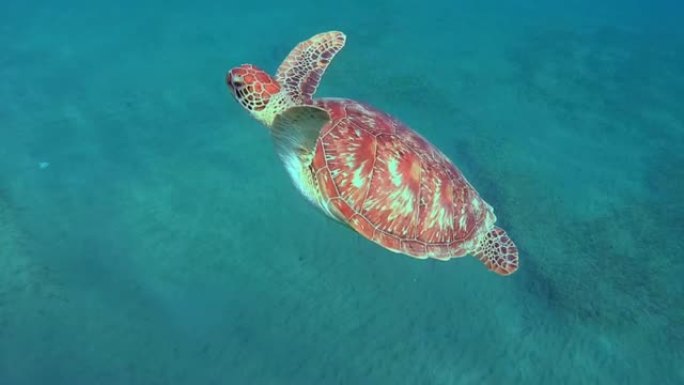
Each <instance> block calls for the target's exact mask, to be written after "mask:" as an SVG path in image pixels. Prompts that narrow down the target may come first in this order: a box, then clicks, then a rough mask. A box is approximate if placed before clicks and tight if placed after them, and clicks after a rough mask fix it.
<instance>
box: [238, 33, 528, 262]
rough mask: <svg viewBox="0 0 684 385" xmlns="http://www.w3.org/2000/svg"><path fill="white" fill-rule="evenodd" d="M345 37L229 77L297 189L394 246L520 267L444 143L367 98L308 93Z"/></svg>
mask: <svg viewBox="0 0 684 385" xmlns="http://www.w3.org/2000/svg"><path fill="white" fill-rule="evenodd" d="M345 41H346V37H345V35H344V34H343V33H341V32H337V31H332V32H326V33H321V34H318V35H316V36H313V37H312V38H310V39H309V40H307V41H304V42H302V43H300V44H299V45H297V46H296V47H295V48H294V49H293V50H292V52H291V53H290V54H289V55H288V57H287V58H286V59H285V61H284V62H283V63H282V64H281V65H280V67H279V68H278V71H277V73H276V76H275V78H272V77H271V76H269V75H268V74H267V73H265V72H264V71H262V70H260V69H258V68H257V67H255V66H253V65H250V64H245V65H242V66H240V67H236V68H233V69H232V70H231V71H230V72H229V73H228V75H227V78H226V82H227V84H228V87H229V88H230V90H231V92H232V94H233V95H234V97H235V98H236V100H237V101H238V102H239V103H240V104H241V105H242V106H243V107H244V108H246V109H247V110H248V111H249V112H250V113H251V115H252V116H253V117H254V118H256V119H257V120H258V121H260V122H261V123H263V124H264V125H265V126H266V127H268V128H269V129H270V131H271V134H272V136H273V138H274V141H275V144H276V148H277V151H278V154H279V156H280V157H281V159H282V160H283V162H284V163H285V167H286V169H287V171H288V173H289V174H290V176H291V178H292V180H293V182H294V184H295V185H296V186H297V188H298V189H299V191H300V192H301V193H302V194H303V195H304V196H305V197H306V198H308V199H309V200H310V201H311V202H312V203H313V204H314V205H316V206H317V207H319V208H320V209H321V210H323V212H325V213H326V214H327V215H329V216H330V217H331V218H334V219H336V220H339V221H341V222H342V223H345V224H347V225H349V226H350V227H351V228H352V229H354V230H356V231H357V232H359V233H360V234H361V235H363V236H364V237H366V238H367V239H369V240H371V241H373V242H375V243H377V244H379V245H381V246H383V247H385V248H386V249H389V250H391V251H394V252H398V253H403V254H406V255H409V256H412V257H415V258H421V259H424V258H436V259H439V260H448V259H450V258H455V257H462V256H464V255H468V254H471V255H474V256H475V257H476V258H478V259H480V260H481V261H482V262H483V263H484V264H485V266H487V268H489V269H490V270H491V271H494V272H496V273H498V274H501V275H509V274H512V273H513V272H515V271H516V270H517V268H518V250H517V248H516V246H515V244H514V243H513V241H512V240H511V239H510V238H509V237H508V235H507V234H506V232H505V231H504V230H502V229H501V228H498V227H496V226H495V225H494V223H495V221H496V216H495V215H494V212H493V210H492V208H491V206H489V204H487V203H486V202H485V201H484V200H483V199H482V198H481V197H480V196H479V194H478V193H477V191H475V189H474V188H473V187H472V186H471V185H470V183H468V181H467V180H466V179H465V177H464V176H463V174H462V173H461V172H460V171H459V170H458V169H457V168H456V167H455V166H454V165H453V163H452V162H451V161H450V160H449V159H448V158H447V157H446V156H445V155H444V154H443V153H442V152H441V151H439V150H438V149H437V148H436V147H435V146H433V145H432V144H430V143H429V142H428V141H427V140H425V139H424V138H423V137H422V136H420V135H419V134H417V133H416V132H415V131H413V130H411V129H410V128H409V127H407V126H406V125H404V124H403V123H401V122H400V121H398V120H397V119H395V118H393V117H391V116H390V115H388V114H386V113H384V112H381V111H379V110H377V109H375V108H373V107H371V106H369V105H366V104H363V103H359V102H356V101H353V100H348V99H337V98H322V99H315V100H314V99H312V97H313V94H314V92H315V91H316V88H317V87H318V84H319V82H320V79H321V76H322V75H323V73H324V72H325V70H326V68H327V67H328V65H329V64H330V62H331V61H332V59H333V58H334V57H335V55H336V54H337V53H338V52H339V51H340V50H341V49H342V47H343V46H344V44H345Z"/></svg>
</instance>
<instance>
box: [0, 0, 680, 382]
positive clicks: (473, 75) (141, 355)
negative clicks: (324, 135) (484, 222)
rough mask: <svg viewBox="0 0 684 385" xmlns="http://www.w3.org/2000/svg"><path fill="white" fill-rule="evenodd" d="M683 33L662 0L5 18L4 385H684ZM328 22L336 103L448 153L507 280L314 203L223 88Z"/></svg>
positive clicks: (330, 91) (1, 116)
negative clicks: (513, 247)
mask: <svg viewBox="0 0 684 385" xmlns="http://www.w3.org/2000/svg"><path fill="white" fill-rule="evenodd" d="M314 4H315V5H314ZM560 4H565V5H560ZM681 20H684V8H682V6H681V5H679V3H678V2H675V1H670V2H667V1H653V2H647V1H646V0H640V1H637V0H633V1H622V2H615V1H610V2H602V4H601V5H596V4H595V3H594V2H591V1H588V0H575V1H566V2H551V1H547V2H532V1H531V0H525V1H509V0H504V1H491V0H486V1H475V0H468V1H456V2H444V3H436V2H432V3H430V2H424V1H423V2H411V1H403V2H394V1H391V2H390V1H377V2H368V1H344V2H316V3H313V2H312V3H310V4H309V5H306V4H305V3H299V4H296V3H294V2H270V3H266V2H260V3H253V2H245V3H237V2H231V1H216V2H209V1H203V0H198V1H194V2H162V1H152V0H147V1H143V2H130V3H126V2H108V3H102V4H96V2H87V1H83V2H72V1H61V2H50V1H41V2H38V1H33V2H20V1H18V0H8V1H4V2H2V4H0V32H1V33H0V46H1V47H2V53H1V54H0V384H2V385H23V384H87V385H90V384H249V385H261V384H264V385H268V384H297V385H303V384H397V385H398V384H412V385H413V384H618V383H619V384H656V383H657V384H677V383H679V384H682V383H684V369H682V368H684V353H683V352H684V267H683V265H684V263H683V261H682V258H683V255H684V253H683V248H682V242H681V237H682V234H684V213H683V211H684V207H683V205H682V197H684V170H683V168H682V165H683V164H684V151H683V150H684V107H683V106H684V28H683V27H682V26H681ZM331 29H339V30H342V31H344V32H345V33H346V34H347V36H348V40H347V46H346V47H345V49H344V50H343V51H342V52H341V53H340V55H339V56H338V57H337V58H336V59H335V62H334V63H333V64H332V66H331V67H330V69H329V70H328V72H327V73H326V75H325V77H324V80H323V84H322V85H321V87H320V89H319V92H318V95H320V96H342V97H350V98H354V99H358V100H362V101H366V102H369V103H371V104H373V105H375V106H377V107H379V108H382V109H384V110H385V111H387V112H389V113H391V114H393V115H395V116H397V117H398V118H400V119H401V120H403V121H404V122H406V123H407V124H408V125H410V126H411V127H413V128H414V129H416V130H417V131H419V132H420V133H421V134H423V135H424V136H425V137H427V138H428V139H430V140H431V141H432V142H433V143H435V144H436V145H437V146H438V147H439V148H441V149H442V150H443V151H444V152H445V153H446V154H447V155H448V156H449V157H450V158H451V159H453V160H454V162H455V163H456V164H457V165H458V166H459V168H460V169H461V170H462V171H463V172H464V174H465V175H466V177H467V178H468V179H469V180H470V181H471V182H472V184H473V185H474V186H475V187H476V188H477V189H478V191H479V192H480V194H481V195H482V196H483V197H484V199H486V200H487V201H488V202H490V203H491V204H492V205H493V206H494V208H495V210H496V213H497V215H498V217H499V223H500V224H501V225H502V226H503V227H505V228H506V229H507V230H508V232H509V233H510V234H511V236H512V237H513V238H514V239H515V240H516V242H517V244H518V247H519V248H520V251H521V253H520V255H521V268H520V270H519V271H518V272H517V273H515V274H514V275H512V276H510V277H505V278H504V277H499V276H496V275H495V274H492V273H490V272H488V271H487V270H486V269H484V267H483V266H482V265H481V263H480V262H478V261H476V260H475V259H473V258H464V259H458V260H455V261H451V262H448V263H444V262H439V261H418V260H414V259H411V258H408V257H403V256H400V255H396V254H393V253H390V252H388V251H385V250H383V249H381V248H379V247H377V246H375V245H374V244H372V243H370V242H368V241H365V240H364V239H362V238H361V237H360V236H358V235H357V234H355V233H353V232H351V231H349V230H348V229H347V228H345V227H343V226H339V225H337V224H335V223H333V222H332V221H331V220H328V219H326V218H325V217H324V216H323V215H321V214H320V213H318V212H317V211H316V210H315V209H314V208H313V207H312V206H310V205H309V204H308V203H307V202H306V201H305V200H304V199H303V198H302V197H301V196H300V195H299V193H298V192H297V191H296V189H295V187H293V185H292V184H291V183H290V181H289V179H288V177H287V175H286V173H285V171H284V169H283V167H282V165H281V164H280V162H279V160H278V158H277V156H276V154H275V152H274V151H273V146H272V143H271V141H270V139H269V137H268V132H267V131H266V130H265V129H263V128H262V127H261V126H259V125H258V124H257V123H256V122H255V121H253V120H251V119H250V117H249V116H248V115H247V114H246V113H245V112H244V111H242V110H241V108H240V107H239V106H238V105H237V104H236V103H235V102H234V101H233V100H232V99H231V97H230V95H229V93H228V91H227V89H226V86H225V84H224V76H225V72H226V71H227V70H228V69H229V68H230V67H233V66H235V65H239V64H242V63H245V62H250V63H253V64H256V65H258V66H260V67H262V68H264V69H267V70H269V71H274V70H275V69H276V68H277V66H278V64H279V63H280V61H281V60H282V59H283V58H284V56H285V55H286V54H287V52H288V51H289V50H290V48H292V46H294V44H296V43H297V42H299V41H301V40H303V39H306V38H308V37H309V36H311V35H313V34H315V33H318V32H321V31H326V30H331Z"/></svg>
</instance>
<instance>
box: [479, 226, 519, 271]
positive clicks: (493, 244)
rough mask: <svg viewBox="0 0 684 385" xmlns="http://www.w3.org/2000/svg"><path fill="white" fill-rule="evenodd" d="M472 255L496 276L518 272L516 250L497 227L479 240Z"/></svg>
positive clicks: (506, 235) (504, 233)
mask: <svg viewBox="0 0 684 385" xmlns="http://www.w3.org/2000/svg"><path fill="white" fill-rule="evenodd" d="M473 255H474V256H475V258H477V259H479V260H480V261H482V263H484V264H485V266H487V268H488V269H489V270H491V271H493V272H495V273H497V274H500V275H509V274H513V273H514V272H515V271H516V270H518V248H517V247H516V246H515V244H514V243H513V241H512V240H511V238H509V237H508V234H506V232H505V231H504V230H503V229H501V228H499V227H494V228H493V229H492V230H490V231H489V232H488V233H487V234H486V235H485V236H484V237H483V238H482V240H480V244H479V245H478V247H477V250H476V251H475V252H474V253H473Z"/></svg>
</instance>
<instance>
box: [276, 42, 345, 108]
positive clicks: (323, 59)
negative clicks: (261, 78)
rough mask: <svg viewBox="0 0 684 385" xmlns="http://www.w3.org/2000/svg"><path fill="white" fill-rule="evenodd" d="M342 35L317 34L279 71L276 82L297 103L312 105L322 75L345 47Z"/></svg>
mask: <svg viewBox="0 0 684 385" xmlns="http://www.w3.org/2000/svg"><path fill="white" fill-rule="evenodd" d="M346 39H347V38H346V36H345V34H344V33H342V32H338V31H330V32H323V33H319V34H317V35H315V36H313V37H311V38H310V39H309V40H306V41H303V42H301V43H299V44H298V45H297V46H296V47H295V48H294V49H293V50H292V51H291V52H290V54H289V55H288V56H287V58H285V60H284V61H283V63H282V64H281V65H280V67H279V68H278V72H277V73H276V79H277V80H278V83H280V84H281V85H282V86H283V87H284V88H285V91H286V92H287V93H288V95H289V96H290V97H291V98H292V100H293V101H295V103H297V104H311V98H312V97H313V94H314V92H316V88H318V83H319V82H320V81H321V76H323V73H324V72H325V70H326V69H327V68H328V65H329V64H330V62H331V61H332V59H333V58H334V57H335V55H336V54H337V53H338V52H339V51H340V50H341V49H342V47H344V43H345V41H346Z"/></svg>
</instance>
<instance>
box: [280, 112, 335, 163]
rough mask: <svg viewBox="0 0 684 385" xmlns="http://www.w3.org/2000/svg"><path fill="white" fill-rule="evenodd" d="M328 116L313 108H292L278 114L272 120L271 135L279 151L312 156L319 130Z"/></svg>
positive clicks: (326, 121)
mask: <svg viewBox="0 0 684 385" xmlns="http://www.w3.org/2000/svg"><path fill="white" fill-rule="evenodd" d="M329 121H330V115H328V112H327V111H326V110H324V109H322V108H319V107H315V106H294V107H290V108H288V109H287V110H285V111H283V112H282V113H280V114H278V115H277V116H276V117H275V119H274V120H273V127H272V130H271V134H272V135H273V137H274V138H275V140H276V144H277V145H278V148H279V151H285V152H292V151H295V152H296V153H299V154H303V155H313V152H314V150H315V148H316V140H317V139H318V135H319V133H320V132H321V128H322V127H323V126H324V125H325V124H326V123H328V122H329Z"/></svg>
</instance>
